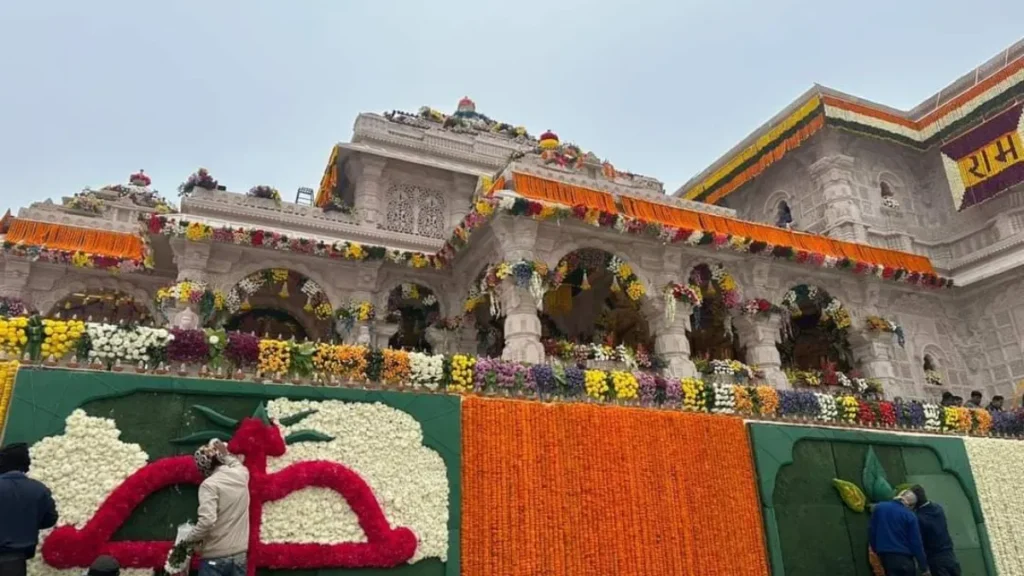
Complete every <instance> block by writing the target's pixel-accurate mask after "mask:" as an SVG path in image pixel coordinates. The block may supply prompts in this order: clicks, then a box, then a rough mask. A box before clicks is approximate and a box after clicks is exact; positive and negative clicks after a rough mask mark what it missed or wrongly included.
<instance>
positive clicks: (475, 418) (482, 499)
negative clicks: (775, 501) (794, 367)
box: [462, 398, 768, 576]
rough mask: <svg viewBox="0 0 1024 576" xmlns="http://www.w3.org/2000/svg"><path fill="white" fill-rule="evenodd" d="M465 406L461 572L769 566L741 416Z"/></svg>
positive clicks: (708, 571)
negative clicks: (597, 433) (598, 433)
mask: <svg viewBox="0 0 1024 576" xmlns="http://www.w3.org/2000/svg"><path fill="white" fill-rule="evenodd" d="M462 410H463V411H462V414H463V424H462V426H463V428H462V430H463V432H462V439H463V467H462V486H463V491H462V494H463V503H462V567H463V572H464V573H466V574H476V575H481V576H488V575H501V576H528V575H536V576H542V575H543V576H561V575H565V576H578V575H581V574H595V575H596V574H630V575H632V576H646V575H650V576H655V575H656V576H672V575H693V574H700V575H702V576H716V575H721V576H725V575H729V576H767V574H768V562H767V558H766V555H765V549H764V544H763V529H762V526H761V513H760V509H759V505H758V500H757V494H756V492H755V489H754V486H755V479H754V470H753V462H752V459H751V452H750V445H749V442H748V439H747V435H746V431H745V428H744V424H743V422H742V420H740V419H733V418H719V417H715V416H708V415H700V414H684V413H677V412H661V411H649V410H641V409H631V408H620V407H600V406H593V405H588V404H555V405H548V404H540V403H536V402H522V401H509V400H485V399H480V398H467V399H465V400H464V402H463V409H462ZM598 429H601V430H604V431H605V433H603V434H600V435H599V436H596V437H595V436H594V430H598ZM588 439H589V440H588ZM511 463H514V464H515V465H510V464H511ZM723 489H727V490H728V491H729V498H721V494H722V490H723Z"/></svg>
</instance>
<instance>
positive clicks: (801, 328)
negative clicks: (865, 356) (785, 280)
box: [772, 282, 854, 370]
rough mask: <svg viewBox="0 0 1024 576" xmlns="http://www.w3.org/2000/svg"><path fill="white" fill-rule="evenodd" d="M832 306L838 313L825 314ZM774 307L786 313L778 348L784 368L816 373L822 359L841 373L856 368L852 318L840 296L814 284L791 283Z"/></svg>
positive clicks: (774, 301)
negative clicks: (790, 367) (834, 365)
mask: <svg viewBox="0 0 1024 576" xmlns="http://www.w3.org/2000/svg"><path fill="white" fill-rule="evenodd" d="M833 302H835V303H837V304H838V309H836V310H835V311H834V312H826V311H827V310H828V308H829V306H830V304H831V303H833ZM772 303H773V304H776V305H777V306H779V307H780V308H781V309H782V310H783V311H784V320H783V330H784V336H785V337H784V338H783V339H782V341H781V342H780V343H779V345H778V346H779V352H780V355H781V356H782V359H783V364H784V365H786V364H790V365H792V366H793V367H797V368H800V369H803V370H817V369H818V368H819V367H820V363H821V361H822V359H826V360H827V361H829V362H835V363H836V364H837V365H838V368H840V369H843V370H849V369H852V368H853V365H854V357H853V353H852V349H851V346H850V342H849V340H848V336H849V333H850V328H851V324H852V318H851V316H850V313H849V311H848V310H847V309H846V306H845V305H844V304H843V301H842V300H841V299H840V298H839V297H838V296H836V295H835V294H834V293H832V292H830V291H829V290H828V289H827V288H825V287H822V286H820V285H818V284H817V283H814V282H805V283H797V282H792V283H790V284H789V287H788V288H786V290H785V292H784V293H783V294H782V296H781V297H780V298H778V299H776V300H773V301H772ZM815 357H816V358H817V362H815ZM816 363H817V364H818V365H819V366H815V364H816Z"/></svg>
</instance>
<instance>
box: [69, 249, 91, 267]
mask: <svg viewBox="0 0 1024 576" xmlns="http://www.w3.org/2000/svg"><path fill="white" fill-rule="evenodd" d="M71 265H72V266H74V267H75V268H92V257H91V256H89V255H88V254H86V253H85V252H75V253H74V254H72V255H71Z"/></svg>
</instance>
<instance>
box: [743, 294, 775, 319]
mask: <svg viewBox="0 0 1024 576" xmlns="http://www.w3.org/2000/svg"><path fill="white" fill-rule="evenodd" d="M740 312H741V313H742V314H743V315H744V316H749V317H767V316H770V315H772V314H781V313H782V312H783V309H782V308H780V307H779V306H776V305H775V304H772V303H771V302H769V301H768V300H765V299H764V298H751V299H750V300H747V301H746V302H744V303H743V304H741V305H740Z"/></svg>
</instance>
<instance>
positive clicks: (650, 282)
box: [545, 238, 663, 297]
mask: <svg viewBox="0 0 1024 576" xmlns="http://www.w3.org/2000/svg"><path fill="white" fill-rule="evenodd" d="M636 245H637V244H636V243H634V244H631V245H630V247H634V246H636ZM580 250H600V251H602V252H607V253H608V254H611V255H612V256H616V257H618V258H619V259H620V260H622V261H623V262H625V263H627V264H629V266H630V268H632V269H633V273H634V274H636V276H637V278H639V279H640V283H641V284H643V285H644V287H645V288H646V289H647V297H650V296H651V295H652V294H653V293H654V292H657V291H659V290H661V288H663V286H655V285H654V276H653V275H652V274H650V273H649V272H648V271H646V270H644V269H643V268H642V267H640V266H639V265H638V263H639V262H640V257H639V255H638V254H630V253H629V252H628V251H627V250H623V249H622V247H620V246H616V245H614V244H610V243H609V244H606V245H604V246H602V245H601V242H600V241H598V240H594V239H586V238H584V239H579V240H577V239H573V240H570V241H568V242H565V243H563V244H560V245H559V246H557V247H556V248H555V249H554V250H552V251H551V252H550V253H549V254H548V257H547V258H546V259H545V262H546V263H547V265H548V268H549V269H550V270H552V271H554V270H555V269H556V268H557V267H558V265H559V263H561V261H562V259H563V258H565V257H566V256H568V255H569V254H572V253H573V252H578V251H580Z"/></svg>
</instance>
